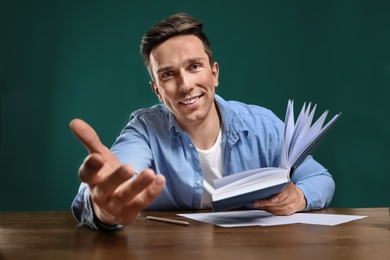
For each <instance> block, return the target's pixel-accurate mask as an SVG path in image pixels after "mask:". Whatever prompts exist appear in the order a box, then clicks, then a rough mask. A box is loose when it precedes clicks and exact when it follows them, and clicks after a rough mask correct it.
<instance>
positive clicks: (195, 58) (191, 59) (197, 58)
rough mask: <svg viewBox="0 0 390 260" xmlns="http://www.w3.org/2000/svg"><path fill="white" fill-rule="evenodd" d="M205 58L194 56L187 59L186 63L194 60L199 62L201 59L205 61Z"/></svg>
mask: <svg viewBox="0 0 390 260" xmlns="http://www.w3.org/2000/svg"><path fill="white" fill-rule="evenodd" d="M204 60H205V58H203V57H194V58H189V59H187V60H186V63H193V62H199V61H204Z"/></svg>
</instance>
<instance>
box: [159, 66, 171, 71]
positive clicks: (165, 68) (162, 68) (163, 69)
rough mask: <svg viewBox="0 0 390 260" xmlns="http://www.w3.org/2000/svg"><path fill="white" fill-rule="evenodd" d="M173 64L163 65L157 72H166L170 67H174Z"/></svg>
mask: <svg viewBox="0 0 390 260" xmlns="http://www.w3.org/2000/svg"><path fill="white" fill-rule="evenodd" d="M172 68H173V66H165V67H161V68H159V69H158V70H157V73H161V72H165V71H168V70H170V69H172Z"/></svg>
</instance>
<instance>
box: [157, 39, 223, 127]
mask: <svg viewBox="0 0 390 260" xmlns="http://www.w3.org/2000/svg"><path fill="white" fill-rule="evenodd" d="M150 65H151V71H152V73H153V77H154V79H155V81H153V82H151V86H152V88H153V91H154V92H155V93H156V95H157V96H158V98H159V100H160V101H161V102H164V103H165V105H166V106H167V107H168V109H169V110H170V111H171V112H172V113H173V114H174V115H175V117H176V119H177V121H178V122H179V124H180V125H181V126H182V127H183V128H184V129H186V128H187V127H191V126H196V125H201V124H204V123H207V120H208V119H209V113H210V111H212V110H215V111H212V112H213V113H214V112H216V108H215V105H214V95H215V88H216V87H217V86H218V74H219V68H218V64H217V63H216V62H215V63H214V64H213V65H212V66H210V62H209V58H208V56H207V54H206V52H205V50H204V46H203V43H202V41H201V40H200V39H199V38H198V37H196V36H194V35H182V36H176V37H173V38H170V39H168V40H166V41H165V42H163V43H161V44H159V45H157V46H156V47H154V48H153V50H152V52H151V53H150Z"/></svg>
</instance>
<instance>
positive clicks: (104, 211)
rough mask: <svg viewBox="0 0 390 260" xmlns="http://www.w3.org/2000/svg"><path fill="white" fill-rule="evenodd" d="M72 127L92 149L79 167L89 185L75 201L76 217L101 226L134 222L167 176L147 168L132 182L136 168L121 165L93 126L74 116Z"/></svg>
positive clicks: (81, 178) (80, 175)
mask: <svg viewBox="0 0 390 260" xmlns="http://www.w3.org/2000/svg"><path fill="white" fill-rule="evenodd" d="M70 128H71V129H72V131H73V132H74V134H75V135H76V136H77V137H78V139H79V140H80V141H81V142H82V143H83V144H84V146H85V147H86V148H87V150H88V152H89V155H88V156H87V157H86V158H85V160H84V162H83V163H82V165H81V166H80V169H79V178H80V180H81V181H82V182H83V183H85V184H86V187H84V188H81V189H80V191H79V193H78V195H77V196H76V198H75V200H74V202H73V204H72V210H73V214H74V215H75V217H76V219H78V220H79V221H81V222H82V223H84V224H87V225H89V226H91V227H92V228H98V229H99V228H100V227H101V226H102V227H103V228H104V227H111V226H112V227H114V226H116V225H118V224H119V225H129V224H132V223H133V222H134V221H135V220H136V219H137V217H138V215H139V213H140V211H142V210H143V209H144V208H146V207H147V206H148V205H149V204H150V203H151V202H152V201H153V200H154V199H155V198H156V197H157V196H158V195H159V193H160V192H161V191H162V189H163V187H164V184H165V178H164V176H162V175H160V174H159V175H156V174H155V172H154V171H153V170H152V169H145V170H144V171H142V172H141V173H140V174H139V175H138V176H137V177H136V178H134V180H132V181H131V182H130V181H128V180H129V179H130V178H132V177H133V176H134V174H135V172H134V169H133V167H132V166H131V165H121V164H120V162H119V161H118V160H117V158H116V157H115V156H114V154H112V153H111V151H110V150H109V149H108V148H107V147H106V146H104V145H103V144H102V143H101V142H100V139H99V137H98V135H97V134H96V132H95V130H94V129H93V128H92V127H90V126H89V125H88V124H87V123H85V122H84V121H82V120H80V119H74V120H72V122H71V123H70Z"/></svg>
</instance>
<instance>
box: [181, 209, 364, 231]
mask: <svg viewBox="0 0 390 260" xmlns="http://www.w3.org/2000/svg"><path fill="white" fill-rule="evenodd" d="M177 215H178V216H182V217H186V218H190V219H193V220H197V221H201V222H205V223H210V224H213V225H217V226H221V227H245V226H276V225H286V224H297V223H301V224H314V225H326V226H335V225H339V224H342V223H345V222H349V221H353V220H358V219H362V218H365V217H367V216H357V215H339V214H318V213H315V214H313V213H295V214H294V215H291V216H276V215H273V214H271V213H268V212H265V211H262V210H244V211H227V212H211V213H190V214H177Z"/></svg>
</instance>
